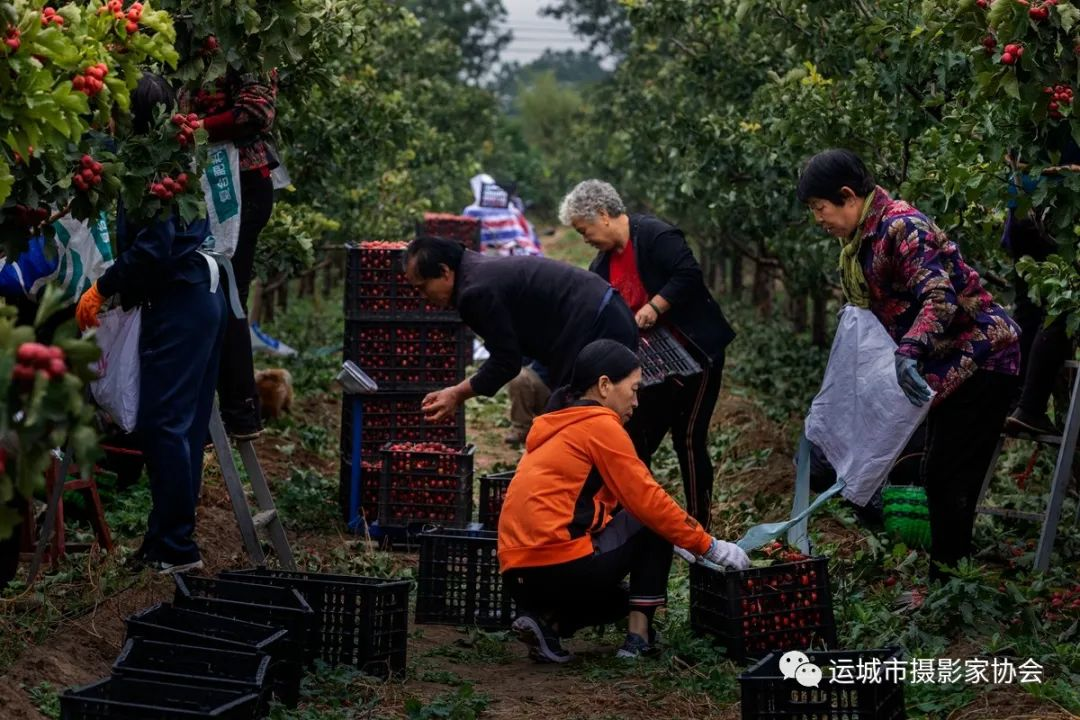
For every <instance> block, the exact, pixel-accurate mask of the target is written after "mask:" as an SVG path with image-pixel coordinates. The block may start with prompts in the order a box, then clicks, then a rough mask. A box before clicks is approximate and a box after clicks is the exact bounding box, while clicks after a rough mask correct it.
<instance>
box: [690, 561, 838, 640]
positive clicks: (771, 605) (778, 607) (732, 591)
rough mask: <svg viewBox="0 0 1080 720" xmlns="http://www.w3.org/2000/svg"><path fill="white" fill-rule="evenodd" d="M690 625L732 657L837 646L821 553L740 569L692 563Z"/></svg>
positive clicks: (827, 578)
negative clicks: (709, 636) (719, 644)
mask: <svg viewBox="0 0 1080 720" xmlns="http://www.w3.org/2000/svg"><path fill="white" fill-rule="evenodd" d="M690 626H691V627H692V628H693V629H694V630H696V631H698V632H704V633H708V634H710V635H712V636H713V637H715V638H716V639H717V640H718V641H719V642H720V643H721V644H723V646H724V647H725V648H726V650H727V654H728V656H729V657H731V658H732V659H735V660H746V659H749V658H760V657H763V656H765V655H767V654H768V653H770V652H773V651H781V652H783V651H786V650H802V651H806V650H809V649H810V648H812V647H818V648H832V647H835V645H836V621H835V619H834V617H833V608H832V595H831V593H830V590H829V568H828V562H827V560H826V559H825V558H809V559H807V560H800V561H797V562H788V563H778V564H776V565H772V566H770V567H764V568H750V569H749V570H742V571H739V572H734V571H731V572H716V571H714V570H709V569H707V568H703V567H701V566H698V565H693V566H691V567H690Z"/></svg>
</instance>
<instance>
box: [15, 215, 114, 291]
mask: <svg viewBox="0 0 1080 720" xmlns="http://www.w3.org/2000/svg"><path fill="white" fill-rule="evenodd" d="M53 228H54V229H55V230H56V249H57V253H58V254H59V256H60V262H59V264H58V265H57V268H56V273H55V274H54V275H52V276H50V277H48V278H42V279H41V280H40V281H38V283H35V286H34V287H32V288H30V292H33V291H35V290H37V287H38V286H39V285H40V284H41V283H44V282H48V281H50V280H54V279H55V281H56V284H57V285H59V286H60V287H61V288H63V290H64V301H65V302H66V303H69V304H70V303H73V302H77V301H78V299H79V298H80V297H82V294H83V293H84V292H86V289H87V288H89V287H90V286H91V285H92V284H93V283H94V281H95V280H97V279H98V278H99V277H101V275H102V274H103V273H104V272H105V270H106V269H107V268H108V267H109V266H110V265H112V264H113V251H112V246H111V245H110V244H109V225H108V223H107V222H106V220H105V213H101V214H100V215H98V217H97V220H95V221H94V223H93V224H90V223H88V222H86V221H83V220H76V219H75V218H73V217H71V216H70V215H65V216H64V217H62V218H60V219H59V220H57V221H56V222H55V223H53Z"/></svg>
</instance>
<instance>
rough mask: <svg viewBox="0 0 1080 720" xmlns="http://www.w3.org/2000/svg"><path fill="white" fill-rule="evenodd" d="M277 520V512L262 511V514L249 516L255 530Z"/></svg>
mask: <svg viewBox="0 0 1080 720" xmlns="http://www.w3.org/2000/svg"><path fill="white" fill-rule="evenodd" d="M275 520H277V510H276V509H275V510H263V511H262V512H258V513H255V514H254V515H252V516H251V522H253V523H254V524H255V527H256V528H264V527H266V526H267V525H269V524H270V523H272V522H274V521H275Z"/></svg>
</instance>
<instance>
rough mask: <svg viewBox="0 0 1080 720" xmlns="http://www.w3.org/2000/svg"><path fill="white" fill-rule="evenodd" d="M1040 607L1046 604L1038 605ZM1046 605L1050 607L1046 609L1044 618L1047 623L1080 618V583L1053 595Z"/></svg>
mask: <svg viewBox="0 0 1080 720" xmlns="http://www.w3.org/2000/svg"><path fill="white" fill-rule="evenodd" d="M1040 605H1044V603H1040V602H1037V603H1036V607H1038V606H1040ZM1045 605H1046V606H1048V607H1046V612H1045V613H1044V615H1043V617H1045V618H1046V620H1047V622H1054V621H1056V620H1061V619H1063V618H1065V617H1070V616H1071V617H1072V618H1073V619H1077V618H1080V583H1077V584H1075V585H1073V586H1072V587H1071V588H1067V589H1065V590H1061V591H1058V592H1055V593H1053V594H1052V595H1051V596H1050V602H1049V603H1045Z"/></svg>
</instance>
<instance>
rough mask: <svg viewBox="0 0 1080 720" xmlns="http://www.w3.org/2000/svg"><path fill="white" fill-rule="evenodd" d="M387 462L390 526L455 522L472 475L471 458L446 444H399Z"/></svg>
mask: <svg viewBox="0 0 1080 720" xmlns="http://www.w3.org/2000/svg"><path fill="white" fill-rule="evenodd" d="M387 450H388V455H387V457H386V459H385V461H384V462H385V463H386V464H387V467H388V470H389V473H388V475H387V481H388V482H389V491H390V506H389V517H388V518H380V519H381V520H386V521H388V522H405V523H408V522H415V521H435V522H455V521H460V520H463V519H464V518H462V517H459V515H460V514H461V512H462V511H463V510H464V508H465V507H466V504H465V503H463V502H461V501H462V499H463V498H464V496H465V492H466V490H467V489H468V488H465V487H464V486H465V485H466V484H467V483H466V479H467V478H468V476H469V475H471V472H472V468H471V463H470V462H469V460H470V456H468V455H466V454H465V452H464V451H463V450H460V449H455V448H452V447H450V446H448V445H444V444H443V443H432V442H427V443H395V444H393V445H391V446H390V447H389V448H387Z"/></svg>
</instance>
